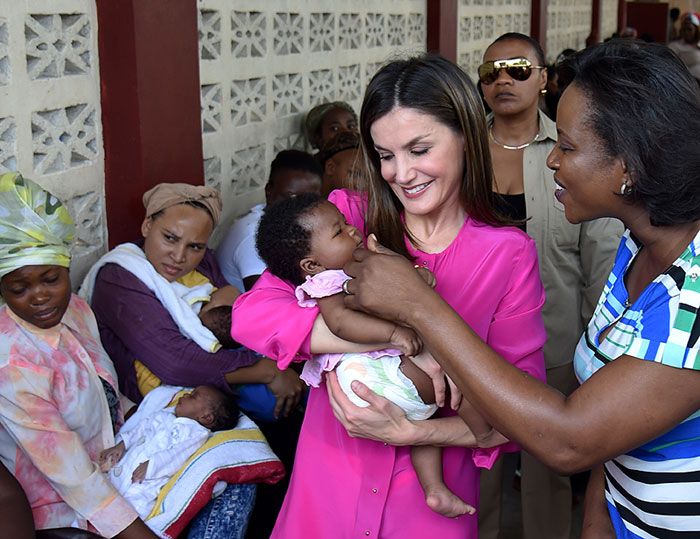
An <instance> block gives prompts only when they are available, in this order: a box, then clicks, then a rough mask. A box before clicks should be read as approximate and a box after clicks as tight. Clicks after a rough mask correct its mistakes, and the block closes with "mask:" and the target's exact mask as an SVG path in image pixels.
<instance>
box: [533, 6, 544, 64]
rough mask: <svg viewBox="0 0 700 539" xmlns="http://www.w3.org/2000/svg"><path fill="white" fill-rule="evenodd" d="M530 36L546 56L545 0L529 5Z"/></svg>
mask: <svg viewBox="0 0 700 539" xmlns="http://www.w3.org/2000/svg"><path fill="white" fill-rule="evenodd" d="M530 36H531V37H532V38H533V39H535V40H537V41H538V42H539V43H540V45H541V46H542V50H543V51H544V53H545V55H546V54H547V0H532V2H531V3H530Z"/></svg>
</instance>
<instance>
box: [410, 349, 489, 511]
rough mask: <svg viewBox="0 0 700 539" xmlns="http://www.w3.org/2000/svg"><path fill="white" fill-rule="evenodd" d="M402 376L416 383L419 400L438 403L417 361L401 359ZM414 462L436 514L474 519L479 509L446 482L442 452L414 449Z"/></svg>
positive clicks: (423, 448)
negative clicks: (466, 501)
mask: <svg viewBox="0 0 700 539" xmlns="http://www.w3.org/2000/svg"><path fill="white" fill-rule="evenodd" d="M400 368H401V372H402V373H403V374H404V375H405V376H406V378H408V379H409V380H411V382H413V385H415V386H416V389H417V390H418V396H420V398H421V399H422V400H423V402H424V403H426V404H434V403H435V390H434V388H433V382H432V380H431V379H430V377H429V376H428V375H427V374H426V373H425V372H423V371H422V370H421V369H419V368H418V367H417V366H416V364H415V363H413V361H411V360H410V359H408V358H407V357H405V356H401V367H400ZM411 460H412V462H413V468H414V469H415V470H416V475H417V476H418V481H420V484H421V487H423V492H424V493H425V502H426V503H427V504H428V507H430V508H431V509H432V510H433V511H435V512H436V513H439V514H441V515H444V516H446V517H458V516H460V515H464V514H470V515H473V514H474V512H475V511H476V509H474V507H472V506H471V505H469V504H467V503H465V502H464V501H463V500H462V499H461V498H460V497H459V496H457V495H456V494H454V493H453V492H452V491H451V490H450V489H448V488H447V485H445V482H444V480H443V478H442V449H440V448H439V447H435V446H431V445H426V446H415V447H413V448H411Z"/></svg>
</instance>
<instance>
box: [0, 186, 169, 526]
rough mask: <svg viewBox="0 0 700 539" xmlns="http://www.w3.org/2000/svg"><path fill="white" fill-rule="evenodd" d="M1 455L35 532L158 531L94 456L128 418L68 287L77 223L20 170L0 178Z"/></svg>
mask: <svg viewBox="0 0 700 539" xmlns="http://www.w3.org/2000/svg"><path fill="white" fill-rule="evenodd" d="M0 208H2V214H1V215H0V236H2V238H3V242H2V244H0V294H1V295H2V299H3V301H4V305H2V307H0V461H2V464H3V465H4V466H5V467H6V468H7V469H8V470H9V471H10V472H11V473H12V474H13V475H14V476H15V478H16V479H17V481H18V482H19V484H20V485H21V486H22V488H23V489H24V491H25V493H26V496H27V500H28V502H29V505H30V506H31V509H32V513H33V518H34V525H35V527H36V528H37V529H50V528H63V527H77V528H82V529H92V530H95V531H97V532H98V533H99V534H100V535H102V536H104V537H120V538H130V539H131V538H134V539H135V538H155V537H156V536H155V535H154V534H153V533H152V532H151V531H150V530H149V529H148V528H147V527H146V525H145V524H144V523H143V522H142V521H141V520H140V519H139V518H138V514H137V513H136V511H134V509H132V507H131V506H130V505H129V504H128V503H127V502H126V501H125V500H124V499H123V498H122V497H121V496H120V495H119V494H118V492H117V491H116V489H115V488H114V487H113V486H112V485H111V484H110V482H109V480H108V479H107V477H106V476H105V475H104V474H102V473H100V471H99V469H98V468H97V466H96V464H95V461H96V459H97V458H98V457H99V454H100V452H101V451H102V450H103V449H105V448H107V447H109V446H111V445H114V430H115V429H116V428H117V427H118V426H119V425H120V424H121V423H122V422H123V415H122V412H121V407H120V403H119V398H118V392H117V389H116V387H117V385H116V373H115V372H114V368H113V366H112V363H111V362H110V360H109V357H108V356H107V354H106V353H105V351H104V349H103V348H102V346H101V344H100V338H99V334H98V330H97V324H96V322H95V318H94V316H93V314H92V312H91V311H90V307H89V306H88V305H87V304H86V303H85V302H84V301H83V300H82V299H81V298H79V297H78V296H76V295H74V294H72V293H71V287H70V279H69V275H68V266H69V264H70V253H69V249H68V247H69V243H70V240H71V238H72V236H73V221H72V220H71V218H70V216H69V214H68V212H67V211H66V209H65V207H64V206H63V205H62V204H61V202H60V201H58V200H57V199H56V198H54V197H53V196H52V195H51V194H50V193H48V192H46V191H44V190H43V189H41V188H40V187H39V186H37V185H36V184H34V183H32V182H30V181H29V180H25V179H23V178H22V177H21V176H20V175H19V174H17V173H8V174H4V175H2V176H0Z"/></svg>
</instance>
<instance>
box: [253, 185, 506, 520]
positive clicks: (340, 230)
mask: <svg viewBox="0 0 700 539" xmlns="http://www.w3.org/2000/svg"><path fill="white" fill-rule="evenodd" d="M361 245H362V236H361V234H360V233H359V232H358V230H357V229H356V228H355V227H354V226H351V225H348V224H347V222H346V220H345V217H344V216H343V215H342V214H341V213H340V212H339V211H338V209H337V208H336V207H335V206H334V205H333V204H332V203H330V202H328V201H326V200H325V199H322V198H320V197H318V196H316V195H300V196H297V197H293V198H290V199H286V200H283V201H280V202H278V203H276V204H274V205H272V206H269V207H268V208H266V210H265V215H264V216H263V218H262V219H261V221H260V225H259V228H258V235H257V248H258V252H259V254H260V257H261V258H262V260H263V261H264V262H265V263H266V264H267V267H268V270H269V271H270V272H271V273H273V274H274V275H276V276H277V277H279V278H281V279H285V280H287V281H289V282H291V283H292V284H294V285H296V286H297V288H296V296H297V299H298V302H299V305H300V306H302V307H313V306H316V305H318V307H319V308H320V310H321V314H322V315H323V318H324V321H325V322H326V324H327V325H328V327H329V329H330V330H331V331H332V332H333V333H334V334H335V335H336V336H338V337H340V338H342V339H345V340H347V341H351V342H356V343H366V344H369V345H376V346H377V348H379V350H377V351H374V352H365V353H348V354H323V355H318V356H316V357H314V358H313V359H311V360H309V361H307V362H306V364H305V366H304V371H303V374H302V379H304V380H305V381H306V382H307V383H308V384H309V385H311V386H314V387H317V386H318V384H319V383H320V382H321V378H322V375H323V372H326V371H330V370H333V369H335V370H336V372H337V375H338V381H339V383H340V386H341V388H342V389H343V391H344V392H345V393H346V394H347V396H348V398H350V400H352V401H353V402H354V403H355V404H356V405H358V406H367V403H366V402H364V401H362V400H361V399H360V398H359V397H357V395H355V393H354V392H353V391H352V390H351V388H350V385H351V383H352V381H354V380H360V381H361V382H363V383H365V384H366V385H368V386H369V387H370V388H371V389H372V390H373V391H375V392H376V393H378V394H380V395H382V396H384V397H385V398H387V399H389V400H390V401H392V402H394V403H395V404H397V405H398V406H400V407H401V408H402V409H404V411H406V413H407V416H408V417H409V418H410V419H416V420H419V419H427V418H428V417H430V416H432V415H433V414H434V413H435V411H436V410H437V406H436V405H435V394H434V391H433V387H432V382H431V380H430V377H429V376H428V375H427V374H426V373H425V372H423V371H422V370H421V369H420V368H419V367H418V366H417V365H416V364H415V363H414V362H413V361H411V359H409V358H408V357H407V356H414V355H416V354H418V353H419V352H420V349H421V347H422V342H421V341H420V338H419V337H418V336H417V335H416V333H415V332H414V331H413V330H412V329H410V328H406V327H403V326H399V325H397V324H395V323H393V322H389V321H386V320H382V319H379V318H375V317H372V316H369V315H366V314H364V313H360V312H357V311H353V310H351V309H347V308H346V307H345V304H344V301H343V297H344V296H343V294H341V292H342V291H343V283H344V282H345V281H346V280H347V279H348V278H349V277H348V276H347V275H346V274H345V273H344V272H343V271H342V268H343V266H344V265H345V264H346V263H347V262H349V261H350V259H351V258H352V253H353V251H354V250H355V249H356V248H357V247H359V246H361ZM425 277H426V280H433V281H434V277H432V274H430V272H429V271H427V270H425ZM388 347H392V348H388ZM458 413H459V414H460V416H461V417H462V419H463V420H464V421H465V422H466V423H467V424H468V425H469V427H470V429H471V430H472V432H474V434H475V435H476V437H477V439H478V440H479V445H480V446H481V447H491V446H493V445H498V444H500V443H502V442H503V441H504V438H503V437H502V436H501V435H500V434H498V433H496V432H494V431H493V430H492V429H491V428H490V426H489V425H488V424H487V423H486V422H485V421H484V420H483V418H482V417H481V416H480V415H479V414H478V413H477V412H476V411H474V410H473V408H472V407H471V405H469V403H468V402H467V401H466V400H463V401H462V405H461V406H460V407H459V410H458ZM411 458H412V462H413V466H414V468H415V470H416V474H417V476H418V478H419V480H420V483H421V486H422V488H423V490H424V492H425V495H426V502H427V503H428V505H429V506H430V508H431V509H433V510H434V511H436V512H438V513H440V514H442V515H445V516H449V517H455V516H458V515H462V514H465V513H469V514H472V513H474V511H475V509H474V507H472V506H471V505H468V504H467V503H465V502H464V501H463V500H462V499H460V498H459V497H458V496H457V495H455V494H454V493H452V492H451V491H450V490H449V489H448V488H447V486H446V485H445V483H444V481H443V477H442V458H441V450H440V448H438V447H434V446H422V447H414V448H412V452H411Z"/></svg>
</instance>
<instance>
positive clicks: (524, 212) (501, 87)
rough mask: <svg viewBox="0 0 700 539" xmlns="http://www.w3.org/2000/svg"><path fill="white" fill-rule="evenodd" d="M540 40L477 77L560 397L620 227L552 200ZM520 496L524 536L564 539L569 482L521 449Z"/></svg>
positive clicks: (485, 484) (521, 39) (488, 527)
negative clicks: (528, 258) (581, 219)
mask: <svg viewBox="0 0 700 539" xmlns="http://www.w3.org/2000/svg"><path fill="white" fill-rule="evenodd" d="M544 65H545V61H544V53H543V51H542V47H540V44H539V43H538V42H537V41H535V40H534V39H532V38H531V37H529V36H526V35H523V34H518V33H508V34H504V35H502V36H501V37H499V38H497V39H496V40H495V41H494V42H493V43H492V44H491V45H490V46H489V47H488V48H487V49H486V52H485V53H484V63H483V64H481V66H479V82H480V86H481V90H482V93H483V95H484V99H485V100H486V103H487V104H488V106H489V107H490V108H491V110H492V113H491V114H490V115H489V117H488V118H487V121H488V129H489V145H490V149H491V155H492V157H493V168H494V185H493V190H494V192H495V193H496V194H497V195H498V196H496V202H497V206H498V209H499V210H500V211H501V213H503V214H504V215H505V216H507V217H508V218H510V219H513V220H515V221H518V222H520V223H521V224H520V228H522V229H523V230H524V231H525V232H527V233H528V234H529V235H530V236H531V237H532V238H533V239H534V240H535V243H536V244H537V250H538V255H539V260H540V275H541V277H542V282H543V284H544V287H545V294H546V298H547V299H546V302H545V305H544V309H543V311H542V316H543V318H544V325H545V329H546V331H547V336H548V339H547V343H546V344H545V347H544V357H545V364H546V367H547V383H548V384H549V385H551V386H552V387H554V388H556V389H558V390H559V391H561V392H562V393H563V394H565V395H568V394H570V393H571V392H572V391H574V389H576V387H578V383H577V381H576V377H575V375H574V370H573V363H572V361H573V353H574V348H575V347H576V343H577V341H578V339H579V337H580V336H581V332H582V331H583V328H584V327H585V324H587V323H588V320H589V318H590V317H591V315H592V314H593V309H594V308H595V305H596V302H597V300H598V296H600V292H601V291H602V289H603V285H604V284H605V279H606V278H607V276H608V273H609V272H610V268H611V267H612V261H613V257H614V255H615V249H616V247H617V243H618V240H619V237H620V235H621V234H622V226H621V224H620V223H619V221H612V220H610V219H599V220H596V221H592V222H590V223H584V224H582V225H579V224H571V223H569V222H568V221H567V220H566V217H565V215H564V206H563V205H562V204H561V203H560V202H559V201H558V200H557V199H556V198H555V197H554V191H555V188H556V184H555V183H554V180H553V178H552V171H551V170H550V169H549V168H547V164H546V161H547V155H548V154H549V152H550V151H551V150H552V148H553V147H554V144H555V143H556V140H557V131H556V126H555V125H554V122H552V121H551V120H550V119H549V118H548V117H547V116H546V115H545V114H544V113H543V112H542V111H540V110H539V108H538V103H539V97H540V95H542V94H543V93H544V92H545V87H546V85H547V70H546V69H545V68H544V67H543V66H544ZM521 455H522V456H521V471H522V476H521V477H522V479H521V500H522V509H523V511H522V512H523V537H524V539H538V538H541V537H547V538H548V539H568V538H569V536H570V528H571V482H570V480H569V478H568V477H563V476H560V475H557V474H556V473H554V472H553V471H551V470H550V469H549V468H547V467H546V466H544V465H543V464H542V463H541V462H539V461H538V460H536V459H535V458H534V457H532V456H531V455H530V454H528V453H527V452H526V451H523V452H522V454H521ZM502 474H503V463H502V460H501V461H499V462H498V463H497V465H496V466H494V467H493V468H492V469H491V470H487V471H484V472H482V474H481V499H482V503H481V509H480V511H479V533H480V535H479V536H480V537H481V538H482V539H490V538H496V537H498V531H499V520H500V508H501V478H502Z"/></svg>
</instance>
